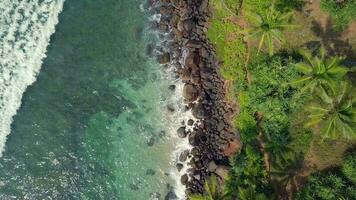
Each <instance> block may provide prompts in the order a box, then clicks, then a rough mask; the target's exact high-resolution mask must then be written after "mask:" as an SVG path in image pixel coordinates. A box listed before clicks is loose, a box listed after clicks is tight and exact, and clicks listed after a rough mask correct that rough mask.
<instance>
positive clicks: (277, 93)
mask: <svg viewBox="0 0 356 200" xmlns="http://www.w3.org/2000/svg"><path fill="white" fill-rule="evenodd" d="M289 63H290V60H289V59H286V58H282V57H279V56H275V57H272V58H268V57H260V58H256V59H254V60H253V61H251V63H250V66H249V68H250V69H251V74H253V76H252V84H251V86H250V87H249V88H248V89H247V92H248V98H249V101H250V102H251V104H250V108H249V109H250V113H255V112H257V111H259V112H261V113H262V114H263V121H262V127H263V130H264V132H265V133H267V134H274V133H282V132H284V131H285V130H288V129H289V126H290V115H291V114H292V113H293V112H294V111H295V109H297V108H298V107H299V106H300V105H299V104H300V103H301V102H300V101H299V100H297V99H294V98H293V96H294V93H295V92H296V91H295V90H294V89H292V88H291V87H290V86H289V85H288V83H289V81H290V80H293V79H294V78H296V77H298V76H299V74H298V73H297V72H296V71H295V70H294V68H293V67H292V66H291V65H290V64H289Z"/></svg>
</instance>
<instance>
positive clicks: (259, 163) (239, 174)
mask: <svg viewBox="0 0 356 200" xmlns="http://www.w3.org/2000/svg"><path fill="white" fill-rule="evenodd" d="M231 165H232V169H231V170H230V173H229V178H228V179H227V180H226V185H225V189H226V192H227V194H228V196H229V197H231V198H232V199H234V198H236V197H238V198H242V196H240V195H244V194H243V193H241V192H239V191H246V190H249V192H250V193H253V194H256V195H258V194H259V195H261V194H266V196H269V197H271V195H273V189H272V187H271V185H270V182H269V180H268V177H267V172H266V170H265V169H264V166H263V156H262V155H261V153H260V152H259V150H258V149H256V148H255V147H253V146H251V145H247V146H245V147H244V149H243V151H242V152H241V153H240V154H239V155H236V156H235V157H234V158H233V159H232V161H231ZM251 190H252V191H251ZM267 199H271V198H267Z"/></svg>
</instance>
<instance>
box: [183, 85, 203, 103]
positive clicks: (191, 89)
mask: <svg viewBox="0 0 356 200" xmlns="http://www.w3.org/2000/svg"><path fill="white" fill-rule="evenodd" d="M198 95H199V91H198V90H197V89H196V88H195V86H194V85H191V84H185V85H184V88H183V97H184V99H185V100H187V101H188V102H193V101H195V100H196V99H197V98H198Z"/></svg>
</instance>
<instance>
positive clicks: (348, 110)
mask: <svg viewBox="0 0 356 200" xmlns="http://www.w3.org/2000/svg"><path fill="white" fill-rule="evenodd" d="M318 96H319V98H318V101H316V102H315V103H314V104H312V105H311V106H310V107H308V110H309V116H308V122H307V123H306V124H305V126H307V127H310V126H319V127H320V132H321V134H322V135H323V137H324V138H339V137H342V138H347V139H350V138H356V98H355V90H354V89H353V88H352V86H350V84H349V83H343V84H341V86H340V88H339V89H338V90H337V91H336V93H335V95H333V96H331V97H330V96H328V95H327V93H326V92H325V91H323V90H318Z"/></svg>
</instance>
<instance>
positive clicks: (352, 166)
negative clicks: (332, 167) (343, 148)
mask: <svg viewBox="0 0 356 200" xmlns="http://www.w3.org/2000/svg"><path fill="white" fill-rule="evenodd" d="M342 173H344V175H345V177H346V178H348V179H349V180H350V181H352V182H353V183H356V155H348V156H346V158H345V161H344V164H343V166H342Z"/></svg>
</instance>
